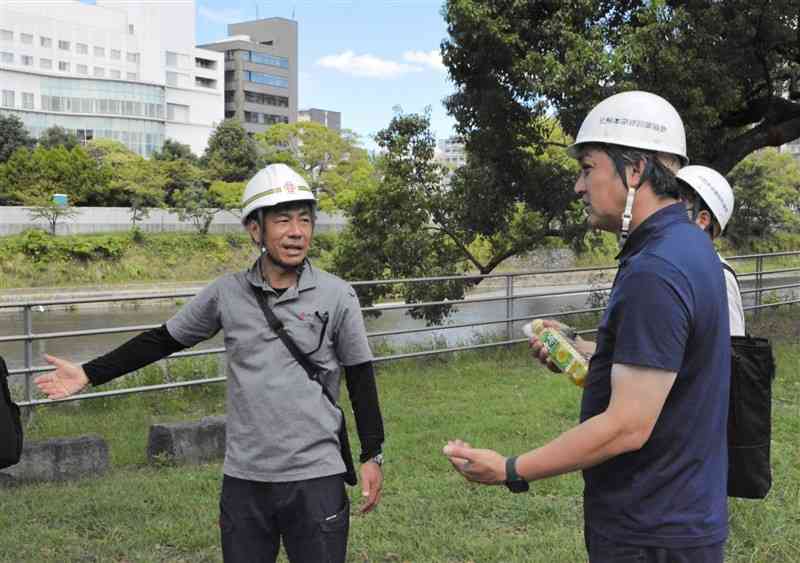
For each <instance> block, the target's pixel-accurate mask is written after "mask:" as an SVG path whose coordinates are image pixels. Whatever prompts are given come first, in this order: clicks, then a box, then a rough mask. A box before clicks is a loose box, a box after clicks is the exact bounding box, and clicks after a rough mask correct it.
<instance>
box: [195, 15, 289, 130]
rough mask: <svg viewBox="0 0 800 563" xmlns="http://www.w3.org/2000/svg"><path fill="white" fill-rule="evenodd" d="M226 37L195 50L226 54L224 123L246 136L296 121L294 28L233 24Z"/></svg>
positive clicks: (279, 23) (278, 22)
mask: <svg viewBox="0 0 800 563" xmlns="http://www.w3.org/2000/svg"><path fill="white" fill-rule="evenodd" d="M228 35H229V37H227V38H226V39H222V40H219V41H214V42H212V43H207V44H205V45H200V46H199V47H200V48H201V49H211V50H213V51H218V52H221V53H224V54H225V117H226V118H236V119H238V120H239V121H241V122H242V124H243V125H244V128H245V129H246V130H247V131H249V132H250V133H260V132H262V131H265V130H266V129H267V127H269V126H270V125H273V124H275V123H294V122H295V121H297V22H296V21H293V20H287V19H284V18H267V19H261V20H254V21H249V22H242V23H234V24H230V25H229V26H228Z"/></svg>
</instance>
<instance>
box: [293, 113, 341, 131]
mask: <svg viewBox="0 0 800 563" xmlns="http://www.w3.org/2000/svg"><path fill="white" fill-rule="evenodd" d="M297 121H313V122H314V123H321V124H322V125H324V126H325V127H327V128H328V129H333V130H334V131H341V130H342V114H341V113H340V112H338V111H330V110H327V109H317V108H311V109H301V110H300V111H299V112H298V114H297Z"/></svg>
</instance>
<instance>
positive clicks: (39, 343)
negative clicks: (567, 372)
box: [0, 286, 587, 369]
mask: <svg viewBox="0 0 800 563" xmlns="http://www.w3.org/2000/svg"><path fill="white" fill-rule="evenodd" d="M570 289H572V290H576V289H579V288H578V286H571V287H565V286H561V287H540V288H519V289H515V295H516V298H515V300H514V308H513V315H512V316H513V317H524V316H535V315H547V314H551V313H553V312H558V311H563V310H565V308H566V307H570V308H574V309H577V308H583V307H585V306H586V299H587V297H586V295H577V296H565V297H552V296H544V297H540V296H537V295H536V294H540V293H546V292H555V291H566V290H570ZM502 295H504V293H502V292H481V293H473V294H472V295H471V296H470V298H477V297H486V296H492V297H500V296H502ZM178 308H179V306H178V305H176V304H171V305H159V306H152V305H148V306H141V307H139V308H127V309H81V310H79V311H65V310H44V311H35V310H34V312H33V332H34V334H43V333H52V332H66V331H76V330H91V329H107V328H113V327H123V326H143V325H158V324H161V323H163V322H165V321H166V320H167V319H169V318H170V317H171V316H172V315H173V314H174V313H175V312H176V311H177V310H178ZM505 318H506V302H505V301H489V302H481V303H467V304H460V305H458V307H457V308H456V309H455V311H454V312H452V313H451V315H450V316H449V318H448V319H447V321H446V323H445V325H443V326H436V327H431V328H430V330H426V331H424V332H416V333H410V334H401V335H390V336H373V337H370V342H371V344H372V345H373V349H375V348H376V347H377V346H378V345H379V343H380V341H385V342H386V343H388V344H389V345H391V346H392V348H393V349H395V350H402V349H403V348H406V347H409V346H430V345H432V344H434V343H438V344H442V343H446V344H447V345H448V346H455V345H460V344H467V343H471V342H475V341H476V340H477V339H481V338H487V337H492V336H497V335H505V331H506V323H499V324H490V325H483V326H475V327H461V328H447V325H448V324H450V325H456V324H464V323H477V322H480V323H487V322H490V321H493V320H504V319H505ZM365 321H366V325H367V332H368V333H378V332H384V331H391V330H402V329H410V328H417V327H419V328H422V327H425V322H424V321H423V320H415V319H413V318H411V316H409V315H408V314H406V311H405V310H403V309H390V310H386V311H383V312H382V313H381V315H380V316H379V317H377V318H375V317H367V318H365ZM522 324H523V322H522V321H520V322H517V323H516V324H515V326H514V328H513V333H514V334H513V337H515V338H517V337H519V338H522V336H523V335H522V332H521V330H520V327H521V325H522ZM24 332H25V324H24V321H23V317H22V311H21V310H19V311H15V313H14V314H13V315H8V316H3V317H1V318H0V336H10V335H19V334H23V333H24ZM137 333H138V331H136V332H127V333H118V334H100V335H92V336H79V337H70V338H55V339H47V340H36V341H34V343H33V364H34V365H43V364H44V363H45V362H44V359H43V358H42V354H45V353H46V354H51V355H54V356H59V357H62V358H65V359H68V360H71V361H78V362H82V361H86V360H89V359H91V358H93V357H95V356H97V355H100V354H102V353H104V352H106V351H108V350H111V349H112V348H114V347H116V346H118V345H119V344H121V343H123V342H125V341H126V340H127V339H129V338H131V337H132V336H134V335H135V334H137ZM220 346H222V334H221V333H220V334H218V335H217V336H215V337H214V338H212V339H210V340H208V341H206V342H203V343H201V344H198V345H197V346H196V347H195V349H196V350H199V349H204V348H217V347H220ZM0 356H3V357H4V358H5V360H6V363H7V364H8V365H9V368H11V369H15V368H21V367H23V366H24V357H25V356H24V345H23V343H22V342H4V343H0Z"/></svg>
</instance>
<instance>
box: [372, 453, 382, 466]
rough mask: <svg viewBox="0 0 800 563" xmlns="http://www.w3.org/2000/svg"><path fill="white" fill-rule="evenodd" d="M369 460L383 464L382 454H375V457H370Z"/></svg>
mask: <svg viewBox="0 0 800 563" xmlns="http://www.w3.org/2000/svg"><path fill="white" fill-rule="evenodd" d="M370 461H372V462H375V463H377V464H378V465H383V454H378V455H376V456H375V457H373V458H372V459H370Z"/></svg>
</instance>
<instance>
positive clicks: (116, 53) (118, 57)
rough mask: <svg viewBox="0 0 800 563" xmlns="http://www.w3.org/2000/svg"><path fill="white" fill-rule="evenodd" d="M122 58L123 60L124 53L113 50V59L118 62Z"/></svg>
mask: <svg viewBox="0 0 800 563" xmlns="http://www.w3.org/2000/svg"><path fill="white" fill-rule="evenodd" d="M120 58H122V51H120V50H119V49H111V59H112V60H115V61H118V60H119V59H120Z"/></svg>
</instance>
